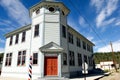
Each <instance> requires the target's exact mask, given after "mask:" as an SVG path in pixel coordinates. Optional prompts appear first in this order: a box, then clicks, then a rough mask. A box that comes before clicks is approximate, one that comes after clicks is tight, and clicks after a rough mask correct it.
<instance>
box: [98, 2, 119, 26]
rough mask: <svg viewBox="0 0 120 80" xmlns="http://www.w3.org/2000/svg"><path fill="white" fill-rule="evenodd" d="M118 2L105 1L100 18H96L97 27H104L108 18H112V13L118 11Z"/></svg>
mask: <svg viewBox="0 0 120 80" xmlns="http://www.w3.org/2000/svg"><path fill="white" fill-rule="evenodd" d="M117 3H118V0H108V1H107V2H105V1H104V5H105V6H104V7H102V9H101V10H100V12H99V14H98V16H97V17H96V25H97V27H100V26H102V24H105V23H104V22H106V21H107V20H106V18H108V17H110V16H111V15H112V13H113V12H114V11H115V10H116V9H117Z"/></svg>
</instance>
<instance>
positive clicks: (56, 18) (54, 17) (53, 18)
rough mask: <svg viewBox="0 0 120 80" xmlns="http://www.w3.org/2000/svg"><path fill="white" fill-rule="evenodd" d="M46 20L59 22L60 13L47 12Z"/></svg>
mask: <svg viewBox="0 0 120 80" xmlns="http://www.w3.org/2000/svg"><path fill="white" fill-rule="evenodd" d="M45 21H46V22H59V14H54V15H53V14H45Z"/></svg>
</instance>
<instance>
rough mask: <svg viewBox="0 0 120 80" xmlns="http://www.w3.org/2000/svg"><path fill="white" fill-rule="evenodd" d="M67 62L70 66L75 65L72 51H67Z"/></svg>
mask: <svg viewBox="0 0 120 80" xmlns="http://www.w3.org/2000/svg"><path fill="white" fill-rule="evenodd" d="M69 64H70V66H74V65H75V57H74V52H73V51H69Z"/></svg>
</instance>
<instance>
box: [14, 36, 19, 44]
mask: <svg viewBox="0 0 120 80" xmlns="http://www.w3.org/2000/svg"><path fill="white" fill-rule="evenodd" d="M18 40H19V34H17V35H16V40H15V44H18Z"/></svg>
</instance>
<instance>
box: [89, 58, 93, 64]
mask: <svg viewBox="0 0 120 80" xmlns="http://www.w3.org/2000/svg"><path fill="white" fill-rule="evenodd" d="M88 59H89V66H92V65H93V61H92V57H88Z"/></svg>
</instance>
